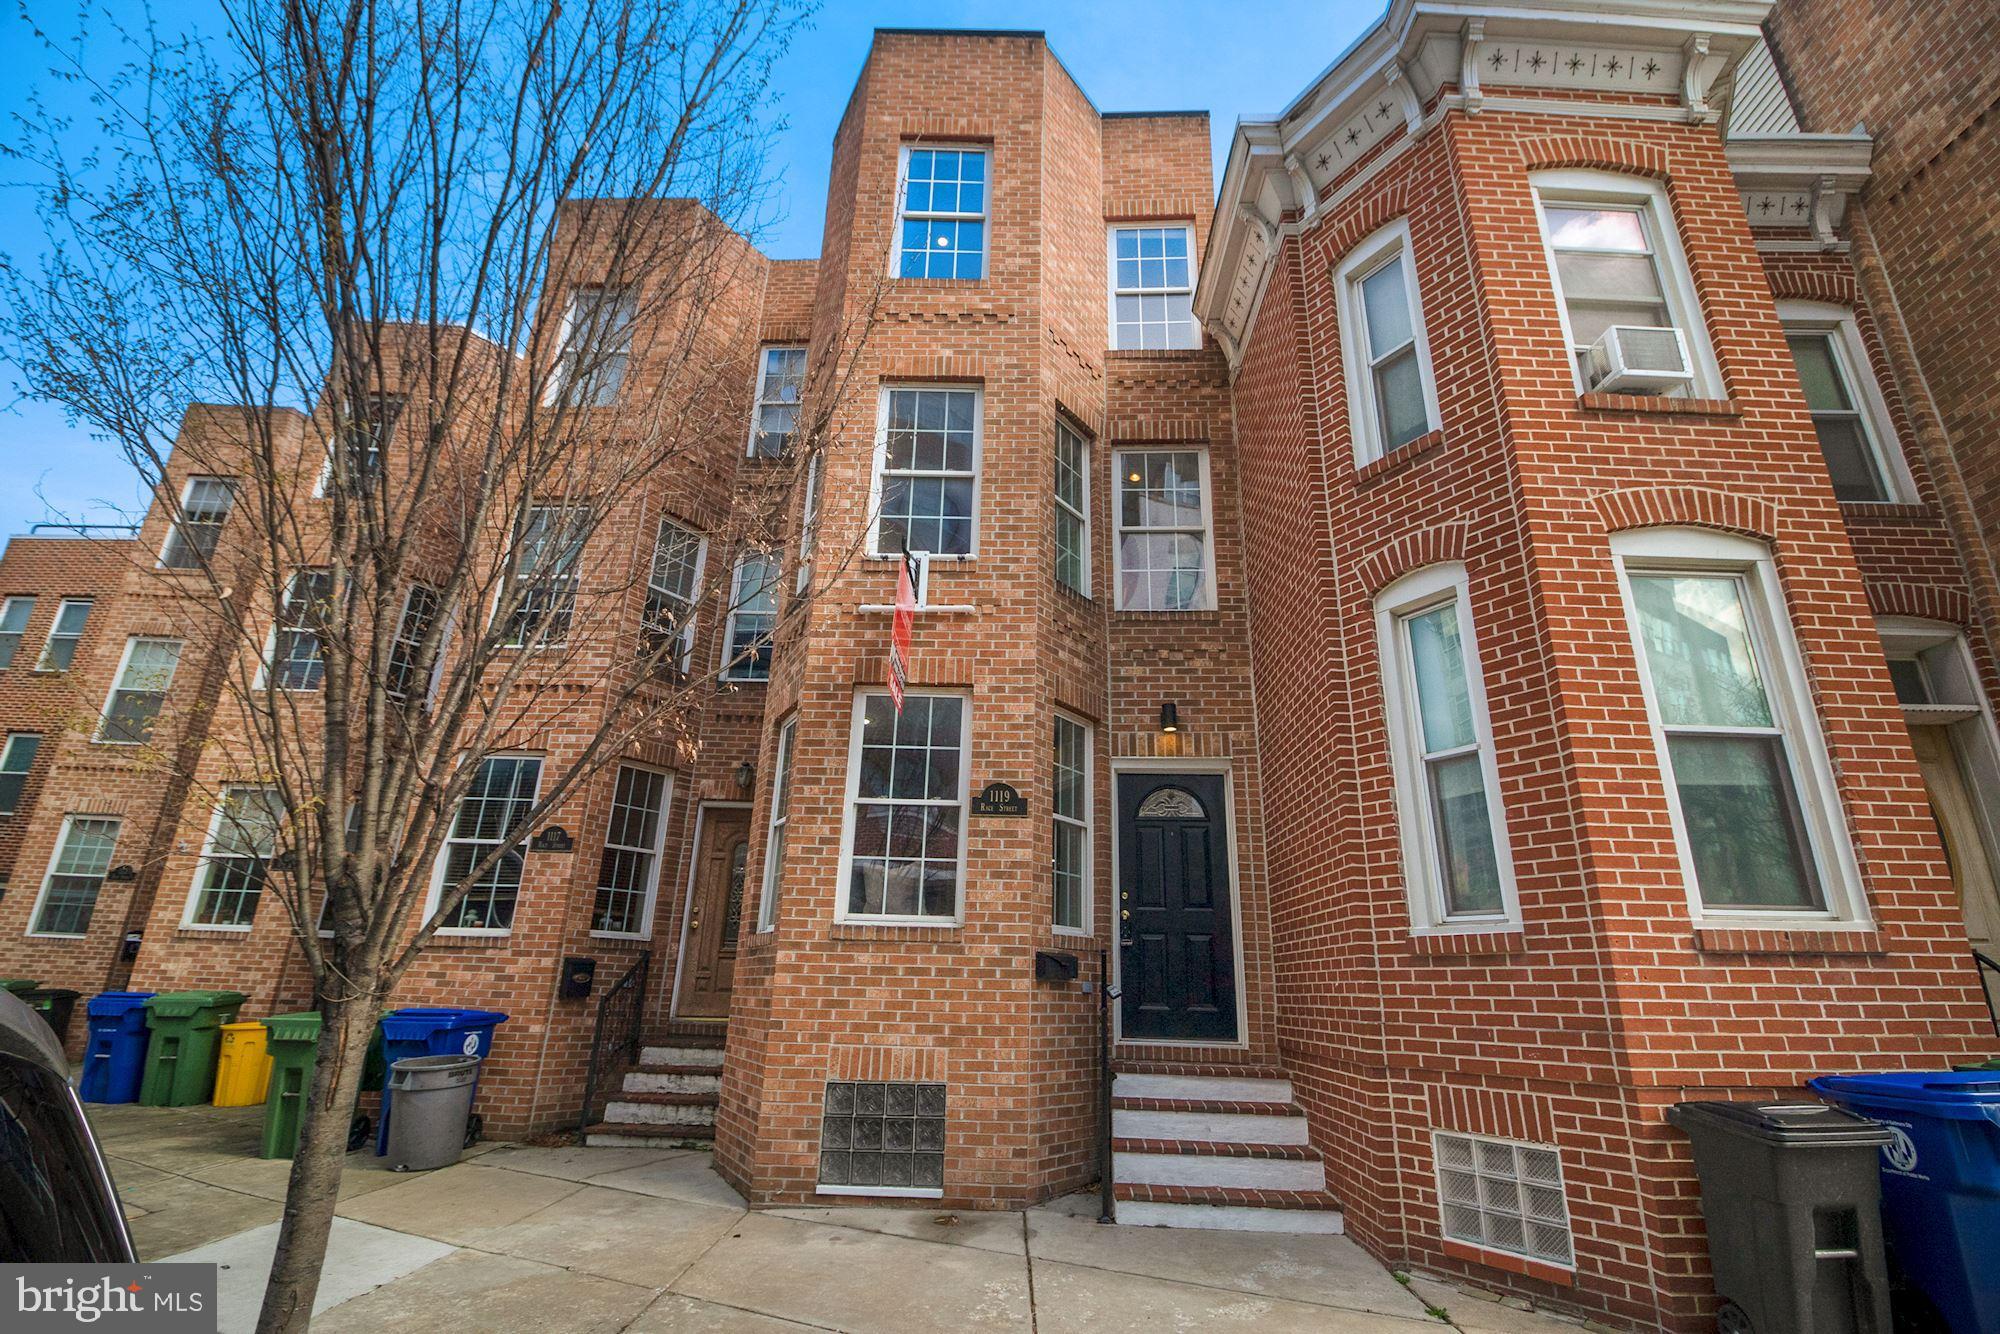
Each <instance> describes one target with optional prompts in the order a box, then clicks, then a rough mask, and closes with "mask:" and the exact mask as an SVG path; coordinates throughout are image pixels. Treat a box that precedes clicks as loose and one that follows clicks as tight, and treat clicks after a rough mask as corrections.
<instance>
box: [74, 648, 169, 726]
mask: <svg viewBox="0 0 2000 1334" xmlns="http://www.w3.org/2000/svg"><path fill="white" fill-rule="evenodd" d="M139 644H172V645H173V646H174V669H173V670H172V671H171V672H168V673H167V679H166V682H165V683H164V684H163V685H162V686H161V687H160V694H161V696H162V698H161V700H160V713H164V712H166V708H167V702H166V699H165V698H164V697H165V696H167V695H169V694H171V693H172V692H173V688H174V679H175V678H176V677H177V676H179V675H180V670H181V654H182V653H183V652H184V651H185V650H186V648H187V643H186V641H185V640H180V639H174V638H171V637H169V636H167V635H128V636H126V639H125V650H124V652H122V653H121V654H119V655H118V670H117V671H115V672H113V673H112V674H111V689H109V690H107V691H106V692H105V694H104V707H103V708H102V709H100V710H98V714H97V726H96V728H95V729H94V730H93V731H92V732H91V738H90V739H91V741H92V742H93V743H95V744H96V745H100V746H149V745H151V744H152V739H151V737H150V736H149V737H148V738H147V739H145V740H143V741H119V740H113V739H112V738H110V737H108V736H106V735H105V733H106V732H108V731H109V730H110V727H111V706H112V705H113V704H114V703H116V702H117V699H118V695H119V691H120V690H121V688H122V687H121V684H120V683H121V682H123V681H124V680H125V669H126V668H127V667H129V666H131V665H132V649H133V648H134V646H136V645H139ZM146 693H148V694H150V693H152V692H150V691H148V692H146ZM159 716H160V714H159V713H155V714H154V715H153V717H154V719H155V720H156V721H157V720H158V718H159Z"/></svg>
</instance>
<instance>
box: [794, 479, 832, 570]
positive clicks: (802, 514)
mask: <svg viewBox="0 0 2000 1334" xmlns="http://www.w3.org/2000/svg"><path fill="white" fill-rule="evenodd" d="M825 482H826V471H825V469H824V467H823V466H822V460H821V457H820V453H819V451H818V450H815V451H813V453H812V454H810V455H809V456H807V458H806V476H805V488H804V496H803V497H802V499H801V501H800V506H799V560H798V569H797V571H796V572H794V574H793V575H792V591H793V592H794V593H803V592H805V591H806V588H807V587H808V586H809V585H810V584H811V583H812V572H813V552H814V550H815V549H817V548H818V546H819V511H820V502H821V499H822V497H821V495H820V489H821V487H822V486H824V485H825Z"/></svg>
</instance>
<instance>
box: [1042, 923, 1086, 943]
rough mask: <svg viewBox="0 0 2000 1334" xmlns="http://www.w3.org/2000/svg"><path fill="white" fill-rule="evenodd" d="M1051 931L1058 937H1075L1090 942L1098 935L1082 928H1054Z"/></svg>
mask: <svg viewBox="0 0 2000 1334" xmlns="http://www.w3.org/2000/svg"><path fill="white" fill-rule="evenodd" d="M1049 930H1050V931H1052V932H1054V933H1055V934H1056V935H1058V936H1074V937H1078V938H1080V939H1083V940H1089V939H1090V938H1091V937H1092V936H1093V935H1096V934H1097V933H1096V932H1094V931H1092V930H1091V929H1090V928H1088V927H1082V926H1052V927H1050V928H1049Z"/></svg>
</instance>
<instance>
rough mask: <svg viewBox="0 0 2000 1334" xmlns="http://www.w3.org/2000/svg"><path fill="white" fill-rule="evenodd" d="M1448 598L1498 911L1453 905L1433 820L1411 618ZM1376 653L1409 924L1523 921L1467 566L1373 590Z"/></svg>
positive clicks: (1445, 928) (1447, 930)
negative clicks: (1496, 877)
mask: <svg viewBox="0 0 2000 1334" xmlns="http://www.w3.org/2000/svg"><path fill="white" fill-rule="evenodd" d="M1446 604H1450V605H1452V606H1454V607H1456V608H1457V609H1458V635H1459V649H1460V652H1461V653H1462V655H1463V657H1464V660H1465V689H1466V698H1467V702H1468V704H1469V706H1470V708H1471V711H1472V733H1473V743H1474V744H1475V745H1476V746H1477V747H1478V751H1479V776H1480V780H1481V782H1482V783H1484V785H1485V790H1486V818H1487V822H1488V824H1490V825H1491V826H1492V829H1493V856H1494V860H1495V862H1496V863H1497V865H1498V867H1499V872H1500V908H1499V911H1497V912H1486V913H1453V912H1451V911H1450V908H1449V902H1448V900H1447V899H1446V896H1445V887H1444V881H1443V876H1442V871H1441V868H1440V866H1439V863H1438V858H1439V854H1440V850H1441V845H1440V842H1439V839H1438V830H1437V829H1436V827H1435V823H1434V822H1435V813H1434V811H1433V809H1432V802H1431V796H1430V784H1429V775H1428V774H1427V773H1426V772H1425V767H1424V749H1423V744H1424V743H1423V735H1424V734H1423V721H1422V717H1421V715H1420V714H1419V712H1418V709H1419V707H1420V705H1419V701H1418V698H1417V687H1416V681H1415V678H1414V676H1413V675H1412V672H1413V668H1414V664H1413V663H1412V661H1411V657H1410V651H1409V641H1408V636H1407V634H1406V632H1405V628H1404V627H1405V624H1406V623H1407V622H1408V620H1409V619H1410V618H1411V617H1412V616H1420V615H1422V614H1423V613H1424V612H1427V611H1432V610H1435V609H1436V608H1438V607H1440V606H1444V605H1446ZM1375 638H1376V646H1377V655H1378V656H1377V661H1378V662H1379V663H1380V664H1381V670H1382V703H1383V709H1382V712H1383V717H1384V719H1385V720H1386V722H1387V724H1388V731H1389V759H1390V771H1391V772H1392V773H1393V775H1394V776H1395V782H1396V792H1395V796H1396V825H1397V834H1398V841H1399V844H1400V846H1401V849H1402V868H1403V888H1404V893H1405V895H1406V897H1407V898H1408V901H1409V908H1410V925H1411V928H1412V931H1413V933H1414V934H1417V935H1455V934H1462V933H1465V932H1480V931H1494V930H1508V929H1512V928H1516V927H1519V926H1520V925H1521V899H1520V893H1519V890H1518V889H1517V887H1516V885H1515V882H1514V858H1513V850H1512V845H1511V844H1510V842H1509V840H1508V833H1507V801H1506V797H1505V795H1504V794H1503V792H1502V790H1501V787H1500V760H1499V755H1498V753H1497V749H1498V748H1497V747H1496V746H1495V745H1494V742H1493V721H1492V716H1491V714H1490V713H1489V712H1488V710H1487V706H1486V673H1485V669H1484V667H1483V666H1482V663H1481V658H1480V653H1479V632H1478V628H1477V626H1476V624H1475V623H1474V620H1473V615H1472V598H1471V593H1470V584H1469V581H1468V579H1467V577H1466V570H1465V566H1464V565H1463V564H1461V563H1459V562H1457V561H1448V562H1445V563H1442V564H1438V565H1431V566H1426V567H1425V568H1424V569H1421V570H1416V571H1413V572H1412V573H1410V574H1406V575H1404V576H1403V577H1402V578H1400V579H1398V580H1396V582H1394V583H1392V584H1390V585H1389V586H1388V587H1387V588H1385V589H1383V590H1382V591H1381V592H1380V593H1379V594H1377V595H1376V598H1375Z"/></svg>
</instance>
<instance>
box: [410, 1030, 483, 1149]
mask: <svg viewBox="0 0 2000 1334" xmlns="http://www.w3.org/2000/svg"><path fill="white" fill-rule="evenodd" d="M478 1080H479V1058H478V1057H477V1056H406V1057H404V1058H403V1059H402V1060H400V1061H398V1062H396V1064H395V1065H394V1066H392V1067H391V1068H390V1070H389V1087H390V1089H391V1090H393V1091H394V1094H395V1098H396V1115H395V1116H394V1117H392V1118H391V1119H390V1121H389V1168H390V1170H391V1171H395V1172H411V1171H416V1172H422V1171H427V1170H429V1169H430V1168H433V1167H450V1166H451V1165H452V1164H453V1163H455V1162H457V1161H458V1156H459V1155H460V1154H461V1153H463V1152H465V1122H466V1118H467V1117H468V1116H470V1115H471V1114H472V1094H473V1090H474V1088H475V1086H476V1085H477V1083H478Z"/></svg>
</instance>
